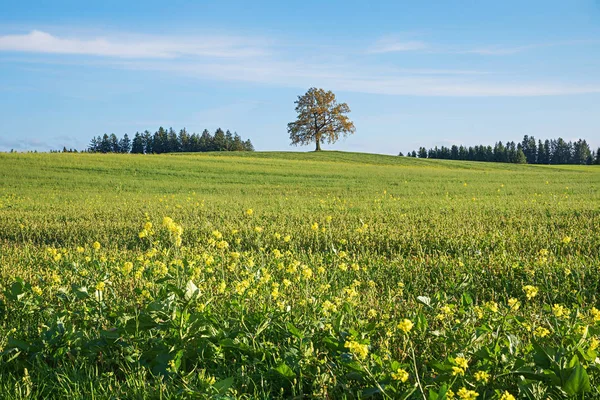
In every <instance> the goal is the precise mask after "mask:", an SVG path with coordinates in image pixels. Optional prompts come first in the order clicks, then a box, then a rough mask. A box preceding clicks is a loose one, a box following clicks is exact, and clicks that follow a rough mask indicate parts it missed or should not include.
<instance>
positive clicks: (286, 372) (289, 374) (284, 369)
mask: <svg viewBox="0 0 600 400" xmlns="http://www.w3.org/2000/svg"><path fill="white" fill-rule="evenodd" d="M274 370H275V371H277V372H279V373H280V374H281V375H282V376H285V377H286V378H288V379H290V380H291V379H294V378H295V377H296V373H295V372H294V371H293V370H292V369H291V368H290V367H289V366H288V365H287V364H286V363H281V364H279V365H278V366H277V368H274Z"/></svg>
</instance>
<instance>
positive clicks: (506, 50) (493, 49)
mask: <svg viewBox="0 0 600 400" xmlns="http://www.w3.org/2000/svg"><path fill="white" fill-rule="evenodd" d="M585 44H588V45H589V44H600V40H560V41H556V42H547V43H533V44H527V45H521V46H487V47H478V48H473V49H466V50H454V51H450V52H452V53H456V54H480V55H489V56H503V55H511V54H518V53H523V52H525V51H529V50H535V49H543V48H549V47H558V46H576V45H585Z"/></svg>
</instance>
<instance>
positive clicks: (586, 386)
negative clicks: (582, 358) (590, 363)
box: [562, 364, 592, 396]
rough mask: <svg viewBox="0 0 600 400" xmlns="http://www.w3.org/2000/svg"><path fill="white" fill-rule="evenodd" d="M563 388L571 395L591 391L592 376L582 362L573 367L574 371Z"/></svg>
mask: <svg viewBox="0 0 600 400" xmlns="http://www.w3.org/2000/svg"><path fill="white" fill-rule="evenodd" d="M562 389H563V390H564V391H565V392H567V393H568V394H569V395H571V396H575V395H578V394H582V393H584V392H589V391H590V390H591V389H592V387H591V386H590V378H589V376H588V374H587V372H586V371H585V369H584V368H583V367H582V366H581V364H577V365H576V366H575V367H574V368H573V372H571V375H570V376H569V378H568V379H567V382H565V384H564V385H563V387H562Z"/></svg>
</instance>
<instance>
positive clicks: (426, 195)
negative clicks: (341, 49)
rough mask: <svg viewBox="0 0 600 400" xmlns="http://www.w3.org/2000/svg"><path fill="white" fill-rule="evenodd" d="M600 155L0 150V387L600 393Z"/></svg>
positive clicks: (500, 395)
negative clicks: (555, 161)
mask: <svg viewBox="0 0 600 400" xmlns="http://www.w3.org/2000/svg"><path fill="white" fill-rule="evenodd" d="M599 289H600V166H573V165H569V166H544V165H515V164H499V163H477V162H461V161H444V160H427V159H415V158H407V157H393V156H381V155H370V154H358V153H343V152H318V153H275V152H273V153H207V154H165V155H129V154H128V155H119V154H113V155H110V154H68V153H67V154H6V153H5V154H0V398H2V399H26V398H57V399H59V398H73V399H91V398H94V399H129V398H131V399H154V398H162V399H188V398H199V399H204V398H223V399H225V398H227V399H255V398H256V399H272V398H282V399H283V398H298V399H300V398H307V399H310V398H315V399H322V398H330V399H333V398H335V399H338V398H342V399H344V398H348V399H354V398H375V399H381V398H385V399H388V398H393V399H396V398H401V399H413V398H414V399H426V400H443V399H477V400H481V399H503V400H510V399H514V398H527V399H547V398H551V399H562V398H565V399H566V398H577V399H583V398H586V399H588V398H600V390H599V389H598V387H599V386H600V370H599V367H600V358H599V353H600V296H599V295H598V293H599Z"/></svg>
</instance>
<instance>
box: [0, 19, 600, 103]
mask: <svg viewBox="0 0 600 400" xmlns="http://www.w3.org/2000/svg"><path fill="white" fill-rule="evenodd" d="M425 48H429V47H428V46H427V45H426V44H424V43H423V42H401V41H398V40H397V38H394V37H389V36H388V37H385V38H383V39H381V40H380V41H379V42H378V43H377V44H376V45H375V46H373V47H372V48H371V49H370V51H371V52H372V53H378V52H379V53H382V52H387V51H407V50H409V49H414V50H417V49H425ZM514 49H517V48H514ZM514 49H513V50H512V51H515V50H514ZM290 50H293V51H290ZM296 50H297V49H290V47H289V46H288V48H285V49H284V48H282V47H275V46H273V42H272V41H269V40H265V39H260V38H253V37H243V38H242V37H235V36H230V37H219V36H212V37H208V36H207V37H189V36H188V37H183V36H182V37H169V36H139V35H138V36H134V35H125V34H123V35H113V36H112V37H111V38H109V39H107V38H93V39H89V38H87V39H83V38H72V37H71V38H66V37H58V36H54V35H51V34H48V33H45V32H41V31H32V32H30V33H28V34H24V35H5V36H0V51H13V52H31V53H55V54H71V55H95V56H99V57H98V58H96V59H94V60H90V59H89V58H81V57H79V58H76V57H72V58H69V60H68V62H69V63H80V64H82V65H90V63H91V64H92V65H95V66H97V67H102V68H118V69H131V70H148V71H158V72H161V73H171V74H177V75H182V76H187V77H191V78H194V79H204V80H218V81H229V82H246V83H253V84H262V85H271V86H279V87H294V88H300V89H305V88H308V87H311V86H321V87H325V88H329V89H332V90H340V91H349V92H360V93H373V94H386V95H410V96H447V97H451V96H455V97H466V96H471V97H477V96H552V95H568V94H583V93H600V82H598V81H596V82H591V83H587V84H586V83H581V84H574V83H566V82H543V81H540V80H539V78H524V77H522V78H519V77H518V76H517V75H515V74H511V75H510V76H513V77H514V78H513V80H507V75H505V74H494V73H491V72H486V71H476V70H465V69H448V68H412V69H406V68H395V67H393V66H385V65H381V63H376V62H375V61H373V60H369V58H370V57H366V58H363V59H361V61H357V60H356V58H355V57H352V58H351V57H350V56H351V55H352V52H351V51H350V50H349V49H344V48H337V49H335V50H334V51H329V52H327V53H326V54H323V53H324V52H323V49H322V48H311V50H309V51H310V52H312V53H303V52H298V51H296ZM509 50H510V49H508V50H507V49H504V50H498V49H496V50H495V51H496V52H499V51H500V52H501V51H503V52H505V53H506V52H507V51H509ZM426 51H429V50H426ZM477 51H478V52H479V53H480V54H488V53H489V54H492V53H491V50H487V51H488V53H485V49H483V50H482V49H480V50H477ZM100 56H101V57H102V58H101V57H100ZM332 59H334V60H336V61H335V62H332V61H331V60H332ZM310 60H312V61H310ZM64 61H65V60H64V58H63V59H59V58H57V57H52V58H48V57H46V58H40V57H37V58H36V59H35V60H33V61H32V62H35V63H43V62H50V63H54V62H56V63H61V62H64ZM21 62H22V61H21ZM567 78H568V77H567Z"/></svg>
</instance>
